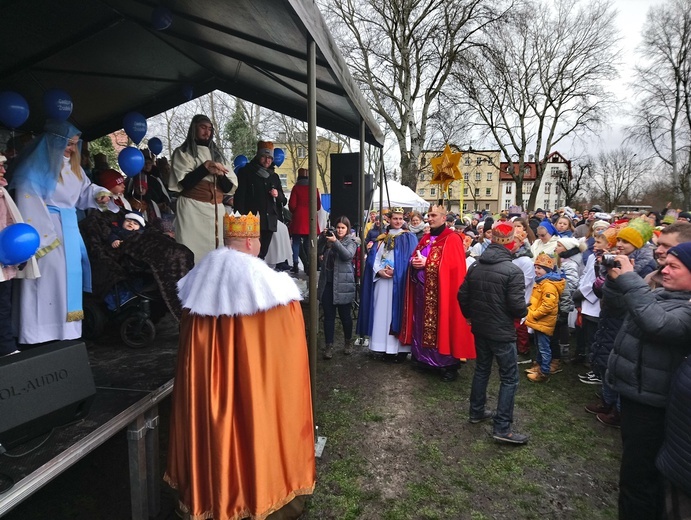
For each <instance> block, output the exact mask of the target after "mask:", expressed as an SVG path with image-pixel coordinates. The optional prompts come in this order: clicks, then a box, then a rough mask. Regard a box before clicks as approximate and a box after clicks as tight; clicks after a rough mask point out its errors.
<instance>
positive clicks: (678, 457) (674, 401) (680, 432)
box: [657, 357, 691, 496]
mask: <svg viewBox="0 0 691 520" xmlns="http://www.w3.org/2000/svg"><path fill="white" fill-rule="evenodd" d="M690 402H691V357H690V358H687V359H686V361H684V363H683V364H682V365H681V367H679V370H678V371H677V374H676V376H675V377H674V380H673V382H672V386H671V388H670V390H669V404H668V405H667V415H666V419H665V421H666V424H665V443H664V444H663V445H662V449H660V453H659V454H658V456H657V468H658V469H659V470H660V473H662V474H663V475H664V476H665V477H666V478H667V479H668V480H669V481H671V482H672V483H673V484H674V485H675V486H677V487H678V488H680V489H682V490H683V491H684V493H686V494H687V495H689V496H691V437H690V436H689V432H691V407H690V406H689V403H690Z"/></svg>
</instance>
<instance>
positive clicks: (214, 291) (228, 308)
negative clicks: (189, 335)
mask: <svg viewBox="0 0 691 520" xmlns="http://www.w3.org/2000/svg"><path fill="white" fill-rule="evenodd" d="M178 296H179V297H180V301H181V302H182V306H183V308H185V309H189V310H190V312H192V314H198V315H201V316H237V315H250V314H255V313H257V312H260V311H265V310H268V309H271V308H273V307H277V306H279V305H286V304H288V303H290V302H291V301H294V300H301V299H302V297H301V296H300V291H299V290H298V288H297V286H296V285H295V282H294V281H293V279H292V278H291V277H290V276H289V275H288V274H287V273H277V272H276V271H274V270H273V269H271V268H270V267H269V266H268V265H266V263H264V261H263V260H260V259H259V258H255V257H253V256H251V255H248V254H245V253H241V252H240V251H235V250H233V249H229V248H226V247H224V248H221V249H217V250H215V251H212V252H210V253H209V254H207V255H206V256H205V257H204V258H203V259H202V261H201V262H199V264H198V265H197V266H195V267H194V269H192V270H191V271H190V272H189V273H187V274H186V275H185V276H184V277H183V278H182V279H181V280H180V281H179V282H178Z"/></svg>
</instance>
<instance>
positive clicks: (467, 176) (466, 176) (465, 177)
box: [463, 173, 470, 182]
mask: <svg viewBox="0 0 691 520" xmlns="http://www.w3.org/2000/svg"><path fill="white" fill-rule="evenodd" d="M463 180H464V181H465V182H468V181H469V180H470V174H469V173H464V174H463Z"/></svg>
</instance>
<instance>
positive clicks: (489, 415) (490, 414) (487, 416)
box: [468, 410, 495, 424]
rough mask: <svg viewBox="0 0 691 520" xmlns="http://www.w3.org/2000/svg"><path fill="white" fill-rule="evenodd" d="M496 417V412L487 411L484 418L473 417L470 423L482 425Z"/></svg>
mask: <svg viewBox="0 0 691 520" xmlns="http://www.w3.org/2000/svg"><path fill="white" fill-rule="evenodd" d="M494 415H495V412H494V410H485V411H484V412H483V413H482V417H471V418H470V419H468V422H469V423H470V424H477V423H481V422H482V421H486V420H487V419H492V418H493V417H494Z"/></svg>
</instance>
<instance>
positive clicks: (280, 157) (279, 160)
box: [274, 148, 286, 166]
mask: <svg viewBox="0 0 691 520" xmlns="http://www.w3.org/2000/svg"><path fill="white" fill-rule="evenodd" d="M285 160H286V153H285V152H284V151H283V149H282V148H274V164H275V165H276V166H280V165H281V164H283V161H285Z"/></svg>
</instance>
